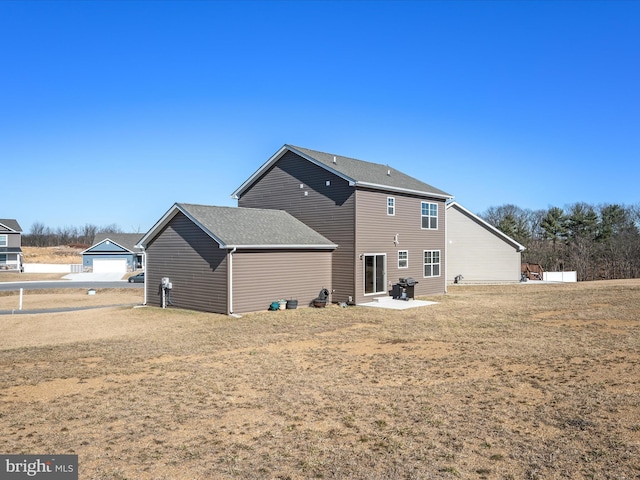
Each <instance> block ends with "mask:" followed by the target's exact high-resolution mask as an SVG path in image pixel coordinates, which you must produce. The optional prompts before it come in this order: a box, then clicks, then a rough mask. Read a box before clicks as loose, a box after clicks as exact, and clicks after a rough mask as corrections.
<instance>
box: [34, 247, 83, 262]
mask: <svg viewBox="0 0 640 480" xmlns="http://www.w3.org/2000/svg"><path fill="white" fill-rule="evenodd" d="M83 250H84V248H80V247H69V246H66V245H61V246H58V247H22V258H23V260H22V261H23V263H82V254H81V253H82V251H83Z"/></svg>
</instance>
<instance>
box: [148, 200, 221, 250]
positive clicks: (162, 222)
mask: <svg viewBox="0 0 640 480" xmlns="http://www.w3.org/2000/svg"><path fill="white" fill-rule="evenodd" d="M178 212H181V213H182V214H184V216H186V217H187V218H188V219H189V220H191V221H192V222H193V223H195V224H196V225H197V226H198V227H199V228H200V229H201V230H202V231H203V232H205V233H206V234H207V235H209V236H210V237H211V238H213V239H214V240H215V241H216V242H217V243H219V244H221V245H223V244H224V242H222V240H220V239H219V238H217V237H216V236H215V235H214V234H213V233H212V232H210V231H209V230H208V229H207V228H205V227H204V226H203V225H202V224H201V223H200V222H198V221H197V220H196V219H195V218H193V217H192V216H191V215H190V214H189V213H188V212H187V211H185V210H184V209H183V208H182V207H180V205H179V204H177V203H174V204H173V206H172V207H171V208H170V209H169V210H168V211H167V213H165V214H164V215H163V216H162V218H161V219H160V220H158V221H157V222H156V224H155V225H154V226H153V227H151V230H149V231H148V232H147V233H146V234H145V236H144V237H142V238H141V239H140V241H139V242H138V245H140V246H141V247H142V248H143V249H145V250H146V248H147V244H148V243H149V241H150V240H151V239H152V238H154V237H155V236H156V235H157V233H158V232H159V231H160V230H161V229H163V228H164V227H165V226H166V225H167V224H168V223H169V222H170V221H171V219H172V218H173V217H175V216H176V214H177V213H178Z"/></svg>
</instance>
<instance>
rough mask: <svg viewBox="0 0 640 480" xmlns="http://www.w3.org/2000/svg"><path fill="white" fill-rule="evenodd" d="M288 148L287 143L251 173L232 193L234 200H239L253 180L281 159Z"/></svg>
mask: <svg viewBox="0 0 640 480" xmlns="http://www.w3.org/2000/svg"><path fill="white" fill-rule="evenodd" d="M287 150H288V148H287V146H286V145H283V146H282V147H280V150H278V151H277V152H276V153H274V154H273V155H272V156H271V158H269V160H267V161H266V162H265V163H263V164H262V166H261V167H260V168H259V169H258V170H256V171H255V172H254V173H253V175H251V176H250V177H249V178H248V179H246V180H245V181H244V183H243V184H242V185H240V186H239V187H238V188H237V189H236V190H235V191H234V192H233V193H232V194H231V198H233V199H234V200H238V199H239V198H240V195H241V194H242V193H243V192H244V191H245V190H246V189H247V188H248V187H249V186H250V185H252V184H253V182H254V181H255V180H256V179H257V178H259V177H260V176H261V175H262V174H263V173H264V172H265V171H266V170H267V169H269V168H270V167H271V165H273V164H274V163H276V162H277V161H278V160H280V157H282V156H283V155H284V154H285V152H286V151H287Z"/></svg>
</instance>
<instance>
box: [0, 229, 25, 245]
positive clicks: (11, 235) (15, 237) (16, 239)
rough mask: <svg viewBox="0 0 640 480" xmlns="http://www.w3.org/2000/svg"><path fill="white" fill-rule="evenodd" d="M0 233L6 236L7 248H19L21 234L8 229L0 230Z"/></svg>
mask: <svg viewBox="0 0 640 480" xmlns="http://www.w3.org/2000/svg"><path fill="white" fill-rule="evenodd" d="M0 235H6V236H7V248H19V247H21V246H22V235H21V234H20V233H16V232H12V231H10V230H0Z"/></svg>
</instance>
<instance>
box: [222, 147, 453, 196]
mask: <svg viewBox="0 0 640 480" xmlns="http://www.w3.org/2000/svg"><path fill="white" fill-rule="evenodd" d="M287 152H293V153H295V154H296V155H299V156H300V157H302V158H304V159H305V160H307V161H309V162H311V163H313V164H315V165H317V166H319V167H321V168H324V169H325V170H328V171H329V172H331V173H333V174H335V175H338V176H339V177H341V178H343V179H345V180H347V181H348V182H349V184H350V185H351V186H353V187H367V188H373V189H376V190H387V191H394V192H402V193H413V194H417V195H424V196H430V197H437V198H445V199H450V198H453V196H452V195H450V194H448V193H447V192H445V191H443V190H440V189H439V188H436V187H433V186H431V185H429V184H427V183H424V182H422V181H420V180H418V179H416V178H413V177H411V176H409V175H407V174H405V173H402V172H401V171H399V170H396V169H395V168H392V167H390V166H388V165H382V164H379V163H371V162H365V161H363V160H357V159H355V158H349V157H343V156H341V155H334V154H331V153H324V152H318V151H316V150H310V149H308V148H302V147H296V146H293V145H287V144H285V145H284V146H283V147H282V148H280V150H278V151H277V152H276V153H275V154H274V155H273V156H272V157H271V158H270V159H269V160H267V162H266V163H264V164H263V165H262V166H261V167H260V168H259V169H258V170H257V171H256V172H255V173H254V174H253V175H251V177H249V178H248V179H247V180H246V181H245V182H244V183H243V184H242V185H241V186H240V187H239V188H238V189H237V190H236V191H235V192H233V193H232V194H231V197H232V198H235V199H238V198H240V197H241V196H242V194H243V193H244V192H245V191H246V190H247V189H249V187H251V185H253V184H254V183H255V182H256V181H257V180H258V179H259V178H260V177H261V176H262V174H263V173H264V172H265V171H267V170H268V169H269V168H271V166H272V165H273V164H275V163H276V162H277V161H278V160H280V158H282V156H283V155H284V154H285V153H287Z"/></svg>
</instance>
